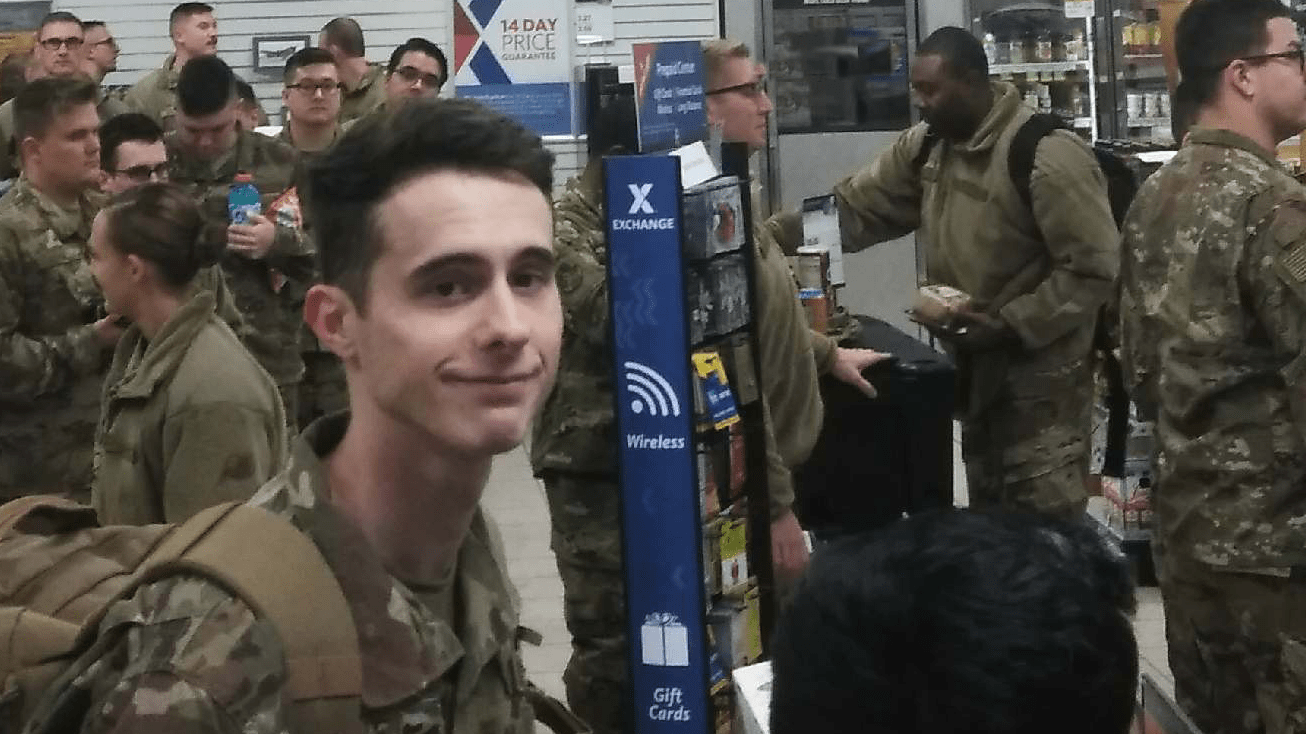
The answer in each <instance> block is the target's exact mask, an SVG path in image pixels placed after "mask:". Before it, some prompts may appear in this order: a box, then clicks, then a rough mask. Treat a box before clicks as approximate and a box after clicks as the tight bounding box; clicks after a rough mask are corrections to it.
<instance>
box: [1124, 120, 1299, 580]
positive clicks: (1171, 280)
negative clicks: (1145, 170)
mask: <svg viewBox="0 0 1306 734" xmlns="http://www.w3.org/2000/svg"><path fill="white" fill-rule="evenodd" d="M1124 230H1125V232H1124V252H1125V259H1124V265H1123V267H1122V271H1121V286H1122V290H1121V309H1120V311H1121V324H1120V326H1121V339H1122V348H1123V349H1122V351H1123V357H1124V359H1123V365H1124V368H1125V377H1126V380H1127V381H1128V383H1129V384H1130V386H1131V391H1132V393H1133V396H1134V397H1135V399H1136V400H1137V402H1138V404H1139V407H1140V411H1142V412H1144V413H1146V414H1147V415H1148V417H1155V418H1156V420H1157V425H1156V435H1157V439H1158V444H1159V446H1158V448H1159V457H1158V467H1157V469H1158V472H1157V473H1158V477H1157V480H1158V481H1157V484H1156V489H1155V492H1154V495H1153V499H1152V502H1153V507H1154V509H1155V513H1156V518H1157V523H1158V528H1159V530H1160V532H1161V537H1162V539H1163V541H1164V543H1165V548H1166V552H1167V553H1176V554H1182V556H1183V557H1188V558H1193V559H1196V560H1198V561H1202V562H1205V563H1209V564H1213V565H1217V566H1226V567H1229V568H1237V569H1243V570H1256V569H1273V568H1278V569H1285V568H1286V567H1288V566H1301V565H1306V491H1304V489H1306V393H1304V392H1303V390H1306V189H1303V188H1302V186H1301V184H1299V183H1297V182H1296V181H1294V180H1293V179H1292V177H1291V176H1289V175H1288V173H1287V172H1286V171H1284V170H1283V169H1282V168H1281V167H1280V166H1279V164H1278V163H1277V161H1276V160H1275V159H1274V157H1273V155H1272V154H1270V153H1268V152H1266V151H1263V150H1261V149H1260V147H1259V146H1257V145H1256V144H1255V143H1253V142H1252V141H1251V140H1248V139H1246V138H1244V137H1241V136H1239V135H1236V134H1234V133H1232V132H1229V131H1224V130H1209V129H1196V130H1194V131H1193V133H1192V135H1191V137H1190V138H1189V141H1188V143H1187V144H1186V145H1185V146H1184V147H1183V148H1182V149H1181V150H1180V151H1179V154H1178V155H1176V156H1175V158H1174V159H1173V160H1171V161H1170V162H1168V163H1166V164H1165V165H1164V166H1162V167H1161V169H1160V170H1159V171H1157V172H1156V173H1154V174H1152V176H1151V177H1149V178H1148V179H1147V181H1145V182H1144V183H1143V186H1142V187H1141V189H1140V190H1139V192H1138V196H1137V198H1136V199H1135V200H1134V204H1133V206H1132V207H1131V208H1130V210H1129V215H1128V217H1127V218H1126V220H1125V226H1124Z"/></svg>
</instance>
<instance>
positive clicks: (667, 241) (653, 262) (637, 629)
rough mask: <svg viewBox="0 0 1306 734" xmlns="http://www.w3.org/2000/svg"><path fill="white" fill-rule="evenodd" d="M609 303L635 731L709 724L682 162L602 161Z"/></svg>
mask: <svg viewBox="0 0 1306 734" xmlns="http://www.w3.org/2000/svg"><path fill="white" fill-rule="evenodd" d="M604 171H605V174H606V183H605V187H606V192H605V197H606V198H605V202H606V210H607V217H608V223H607V230H608V232H607V233H608V292H609V301H610V304H611V311H612V314H611V315H612V329H613V347H614V350H613V351H614V358H615V362H616V365H615V366H616V386H617V391H616V414H617V436H618V440H619V441H620V443H621V446H620V450H619V456H620V464H621V501H622V543H623V547H622V551H623V554H624V556H625V577H626V614H627V639H628V640H629V641H630V646H629V651H630V653H629V654H630V662H631V682H632V690H633V691H634V702H635V708H634V716H635V721H634V724H633V726H632V727H631V728H630V729H629V730H630V731H633V732H636V734H645V733H646V732H695V734H704V733H705V732H707V731H708V729H709V727H710V726H711V724H712V721H711V712H710V710H709V708H708V700H707V663H708V658H707V650H706V638H705V634H706V633H705V631H704V630H705V629H706V628H705V626H704V605H705V601H704V597H703V594H704V590H703V574H702V572H701V560H700V557H699V556H700V553H701V547H702V546H701V532H702V526H701V524H700V520H699V508H698V489H697V482H696V479H695V474H694V438H693V415H692V414H693V410H694V402H693V399H692V398H691V394H690V387H691V384H692V383H691V382H690V373H689V369H690V364H689V355H688V353H687V351H686V328H687V327H686V318H685V296H684V293H685V290H684V283H683V282H682V277H683V273H682V269H681V261H680V230H681V221H680V163H679V161H678V159H676V158H673V157H670V156H618V157H610V158H607V159H605V160H604Z"/></svg>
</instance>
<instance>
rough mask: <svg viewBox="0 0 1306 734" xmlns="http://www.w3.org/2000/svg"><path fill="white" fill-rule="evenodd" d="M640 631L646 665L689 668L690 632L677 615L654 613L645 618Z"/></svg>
mask: <svg viewBox="0 0 1306 734" xmlns="http://www.w3.org/2000/svg"><path fill="white" fill-rule="evenodd" d="M639 629H640V640H641V643H642V647H643V652H644V655H643V657H644V664H645V665H657V666H659V667H670V668H685V667H689V630H688V629H686V628H685V625H683V624H681V623H680V620H679V618H677V617H676V615H674V614H671V613H669V612H654V613H652V614H649V615H647V616H645V617H644V625H643V626H642V627H640V628H639Z"/></svg>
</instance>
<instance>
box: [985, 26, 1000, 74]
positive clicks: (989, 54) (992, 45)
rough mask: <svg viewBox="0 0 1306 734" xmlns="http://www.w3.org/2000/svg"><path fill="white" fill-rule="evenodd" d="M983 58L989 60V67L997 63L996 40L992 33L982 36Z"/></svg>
mask: <svg viewBox="0 0 1306 734" xmlns="http://www.w3.org/2000/svg"><path fill="white" fill-rule="evenodd" d="M984 56H985V58H987V59H988V60H989V65H990V66H992V65H993V64H996V63H999V62H998V39H997V38H996V37H994V35H993V34H992V33H985V34H984Z"/></svg>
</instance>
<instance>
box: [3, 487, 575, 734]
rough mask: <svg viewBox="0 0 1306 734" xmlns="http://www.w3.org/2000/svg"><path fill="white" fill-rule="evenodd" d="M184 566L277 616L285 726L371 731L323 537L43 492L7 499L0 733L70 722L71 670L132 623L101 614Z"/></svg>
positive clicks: (208, 514)
mask: <svg viewBox="0 0 1306 734" xmlns="http://www.w3.org/2000/svg"><path fill="white" fill-rule="evenodd" d="M270 558H275V559H276V560H277V562H276V563H269V562H268V559H270ZM179 574H187V575H192V576H200V577H202V578H204V579H207V580H209V581H212V582H214V583H216V584H218V585H220V586H222V587H223V588H225V589H226V590H228V591H230V592H232V593H233V594H235V595H236V596H237V597H239V598H240V599H241V601H243V602H244V603H245V604H247V605H248V606H249V607H250V608H251V609H253V610H254V612H255V613H256V614H258V615H259V616H260V617H262V618H264V619H267V620H268V621H270V622H271V623H272V625H273V626H274V627H275V628H276V630H277V635H278V637H279V638H280V641H281V645H282V649H283V651H284V655H285V659H286V679H287V684H286V686H285V696H286V698H287V701H286V703H287V706H286V712H287V718H288V723H289V725H290V731H292V732H296V733H299V732H333V734H334V733H336V732H339V733H340V734H362V733H363V732H364V731H365V730H366V728H365V726H364V724H363V720H362V717H361V712H362V690H363V672H362V660H361V658H360V655H359V649H358V632H357V629H356V628H355V627H354V618H353V615H352V614H351V612H350V610H349V604H348V602H347V600H346V599H345V596H344V592H343V591H341V589H340V584H339V582H338V581H337V580H336V577H335V574H334V573H333V572H332V571H331V568H330V567H329V566H327V564H326V561H325V560H324V559H323V558H322V555H321V553H319V552H318V549H317V546H316V545H314V543H313V541H312V540H311V539H310V538H308V537H307V536H306V535H304V534H303V533H301V532H300V531H299V530H298V529H296V528H295V527H294V526H293V525H291V524H290V523H289V522H287V521H285V520H283V519H282V518H280V517H277V516H276V515H273V514H272V513H270V512H267V511H266V510H262V509H260V508H257V507H251V506H249V505H245V504H240V503H232V502H229V503H226V504H222V505H217V506H215V507H211V508H209V509H207V510H204V511H203V512H200V513H199V514H197V515H195V516H194V517H192V518H190V519H189V520H187V521H185V522H183V523H180V524H178V525H146V526H141V527H134V526H115V527H100V526H99V525H98V524H97V522H96V519H95V511H94V510H93V509H91V508H89V507H86V506H84V505H79V504H77V503H74V502H72V501H69V500H65V499H62V498H59V497H54V496H48V495H37V496H30V497H23V498H20V499H16V500H13V501H11V502H8V503H6V504H4V505H0V734H9V733H10V732H19V731H22V732H25V734H54V733H56V732H59V733H61V732H65V731H70V730H75V729H76V728H77V722H78V721H80V718H81V717H82V716H83V715H84V714H85V713H86V712H85V708H86V706H87V705H88V702H87V701H86V700H85V699H84V697H83V696H79V695H78V692H77V691H76V690H75V689H74V687H73V686H72V683H73V681H74V680H75V679H76V678H77V676H78V675H80V674H82V673H83V672H85V671H86V669H87V668H88V667H89V666H90V665H91V664H92V663H94V662H96V661H97V660H99V659H100V657H101V655H102V654H103V653H104V652H105V651H106V650H108V649H109V648H111V647H112V646H113V645H114V644H115V643H117V642H118V640H119V639H120V638H121V634H122V633H124V632H125V631H126V630H117V629H115V630H101V629H100V622H101V621H102V620H103V619H104V617H105V614H106V613H107V612H108V611H109V608H110V607H111V606H112V605H113V604H114V603H115V602H117V601H119V600H121V599H128V598H130V597H131V596H132V594H134V593H135V592H136V590H137V589H138V588H140V587H141V586H142V585H145V584H149V583H152V582H154V581H159V580H161V579H163V578H165V577H168V576H172V575H179ZM306 599H307V600H312V603H311V604H306V603H305V600H306ZM534 634H535V633H533V632H531V631H529V630H526V629H525V628H521V629H519V630H518V636H519V638H521V639H530V638H529V636H530V635H534ZM533 642H534V644H539V641H538V639H535V640H533ZM526 697H527V700H528V701H529V703H530V705H531V707H532V708H533V710H534V713H535V718H536V720H537V721H539V722H541V723H543V724H544V725H545V726H547V727H548V728H549V729H550V730H552V731H554V732H557V733H558V734H585V733H586V732H588V731H589V727H588V726H587V725H586V724H585V723H584V722H582V721H581V720H580V719H578V718H576V716H575V715H574V714H572V713H571V711H570V710H569V709H567V707H566V706H565V705H564V704H562V702H560V701H558V700H556V699H554V698H552V697H550V696H548V695H547V694H545V693H544V692H543V691H541V690H540V689H538V688H536V687H535V686H534V684H529V683H528V685H527V690H526ZM34 722H39V723H40V726H39V727H35V726H32V723H34Z"/></svg>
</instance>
